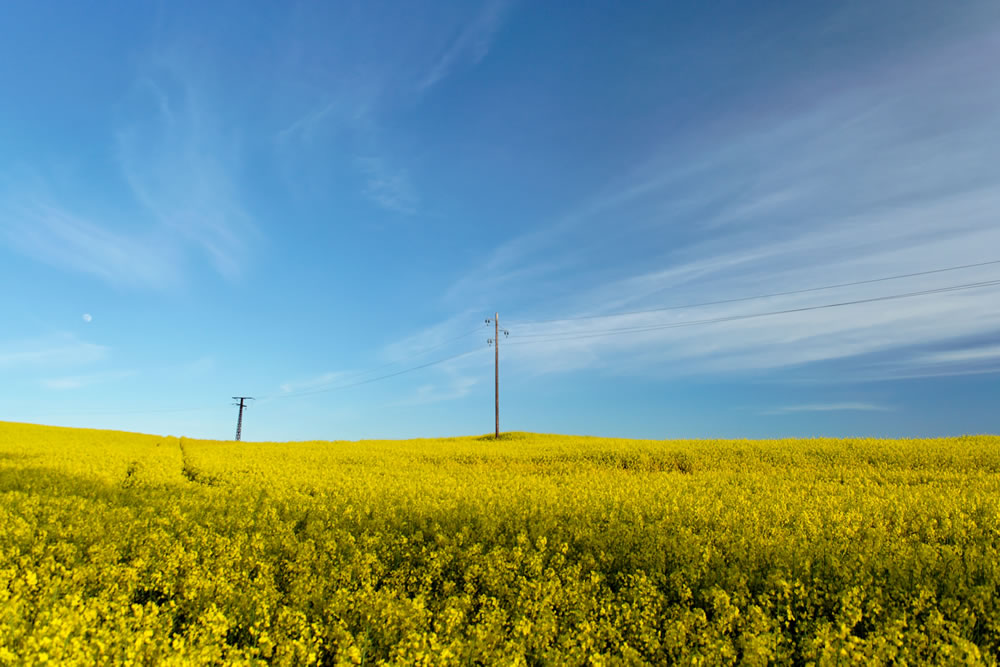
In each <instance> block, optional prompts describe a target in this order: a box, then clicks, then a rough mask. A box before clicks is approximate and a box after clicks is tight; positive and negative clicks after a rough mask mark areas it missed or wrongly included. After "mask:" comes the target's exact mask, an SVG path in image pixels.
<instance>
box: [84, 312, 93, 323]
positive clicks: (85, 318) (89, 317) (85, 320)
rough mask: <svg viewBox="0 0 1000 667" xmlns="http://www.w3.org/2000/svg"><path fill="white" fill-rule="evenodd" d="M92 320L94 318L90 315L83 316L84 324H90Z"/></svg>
mask: <svg viewBox="0 0 1000 667" xmlns="http://www.w3.org/2000/svg"><path fill="white" fill-rule="evenodd" d="M93 320H94V318H93V316H92V315H91V314H90V313H84V314H83V321H84V322H92V321H93Z"/></svg>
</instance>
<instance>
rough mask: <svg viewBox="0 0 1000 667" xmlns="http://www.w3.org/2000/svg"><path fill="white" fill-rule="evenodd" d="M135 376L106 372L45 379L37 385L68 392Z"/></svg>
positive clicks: (129, 372) (133, 374)
mask: <svg viewBox="0 0 1000 667" xmlns="http://www.w3.org/2000/svg"><path fill="white" fill-rule="evenodd" d="M135 375H137V373H136V371H108V372H104V373H91V374H88V375H73V376H67V377H57V378H45V379H42V380H39V382H38V383H39V384H40V385H41V386H42V387H44V388H45V389H52V390H55V391H68V390H73V389H83V388H85V387H91V386H94V385H98V384H106V383H108V382H115V381H117V380H124V379H126V378H130V377H134V376H135Z"/></svg>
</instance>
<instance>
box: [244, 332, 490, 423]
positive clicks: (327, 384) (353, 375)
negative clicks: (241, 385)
mask: <svg viewBox="0 0 1000 667" xmlns="http://www.w3.org/2000/svg"><path fill="white" fill-rule="evenodd" d="M485 327H486V324H485V323H484V324H482V325H480V326H478V327H476V328H475V329H472V330H470V331H466V332H465V333H462V334H459V335H458V336H455V337H454V338H449V339H447V340H443V341H441V342H440V343H437V344H435V345H431V346H430V347H426V348H424V349H422V350H420V351H418V352H415V353H413V354H412V355H410V356H409V357H408V358H406V359H397V360H396V361H390V362H388V363H385V364H382V365H381V366H375V367H373V368H369V369H367V370H363V371H356V372H351V373H347V374H346V375H345V376H344V377H340V378H337V379H336V380H331V381H329V382H325V383H322V384H319V385H317V386H314V387H311V388H310V389H303V390H301V392H306V391H309V392H312V391H315V390H318V389H323V388H325V387H330V386H332V385H336V384H338V383H341V382H344V381H345V380H351V379H354V378H362V377H364V376H366V375H369V374H371V373H377V372H378V371H381V370H384V369H386V368H391V367H393V366H399V365H400V364H403V363H405V362H407V361H409V360H411V359H416V358H418V357H422V356H424V355H425V354H427V353H428V352H433V351H434V350H439V349H441V348H442V347H444V346H445V345H450V344H451V343H454V342H457V341H459V340H462V339H463V338H467V337H468V336H471V335H472V334H475V333H480V332H482V331H483V329H484V328H485ZM389 377H392V376H391V375H390V376H389ZM301 392H286V393H282V394H266V395H264V396H261V397H260V400H259V401H258V403H260V402H262V401H270V400H274V399H276V398H285V397H288V396H293V395H299V394H300V393H301Z"/></svg>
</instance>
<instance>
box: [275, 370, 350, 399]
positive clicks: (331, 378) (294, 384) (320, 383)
mask: <svg viewBox="0 0 1000 667" xmlns="http://www.w3.org/2000/svg"><path fill="white" fill-rule="evenodd" d="M349 377H352V373H351V372H350V371H329V372H326V373H321V374H319V375H316V376H313V377H310V378H304V379H300V380H289V381H287V382H282V383H281V385H280V386H279V387H278V388H279V389H280V390H281V392H282V393H283V394H289V393H292V392H299V391H309V390H311V389H319V388H321V387H326V386H329V385H331V384H335V383H337V382H340V381H341V380H344V379H346V378H349Z"/></svg>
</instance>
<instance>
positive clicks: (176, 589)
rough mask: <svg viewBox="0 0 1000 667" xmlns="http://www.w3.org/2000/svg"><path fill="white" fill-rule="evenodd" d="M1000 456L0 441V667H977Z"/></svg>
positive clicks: (994, 448)
mask: <svg viewBox="0 0 1000 667" xmlns="http://www.w3.org/2000/svg"><path fill="white" fill-rule="evenodd" d="M998 652H1000V438H997V437H990V436H981V437H966V438H956V439H940V440H905V441H903V440H784V441H715V442H712V441H690V442H680V441H668V442H649V441H628V440H606V439H597V438H579V437H567V436H548V435H529V434H512V435H509V436H506V437H505V438H504V439H502V440H501V441H499V442H497V441H494V440H493V439H492V438H457V439H441V440H413V441H401V442H376V441H363V442H350V443H349V442H331V443H326V442H312V443H288V444H284V443H263V444H262V443H246V442H245V443H234V442H207V441H195V440H187V439H177V438H163V437H157V436H143V435H134V434H126V433H115V432H102V431H85V430H72V429H55V428H46V427H36V426H27V425H17V424H0V663H3V664H20V663H22V662H43V661H46V660H49V661H54V662H77V663H80V664H93V663H109V662H126V661H139V662H155V663H164V664H170V663H177V664H181V663H190V662H192V661H197V662H213V661H215V662H220V661H221V662H225V663H233V662H236V663H263V662H265V661H269V662H272V663H274V664H304V663H324V664H337V663H347V664H350V663H354V664H359V663H360V664H368V663H374V662H395V663H424V664H469V663H489V664H494V663H496V664H524V663H535V664H537V663H545V664H582V663H593V664H622V663H624V664H640V663H665V662H676V661H680V662H696V661H702V662H706V663H708V664H717V663H736V662H743V663H747V664H765V663H768V662H775V661H777V662H809V661H819V662H826V663H840V662H850V661H861V662H867V663H872V662H876V663H877V662H894V661H907V662H911V663H921V662H936V663H941V662H960V663H969V662H972V663H975V662H984V663H987V664H995V662H996V656H997V655H998Z"/></svg>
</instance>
